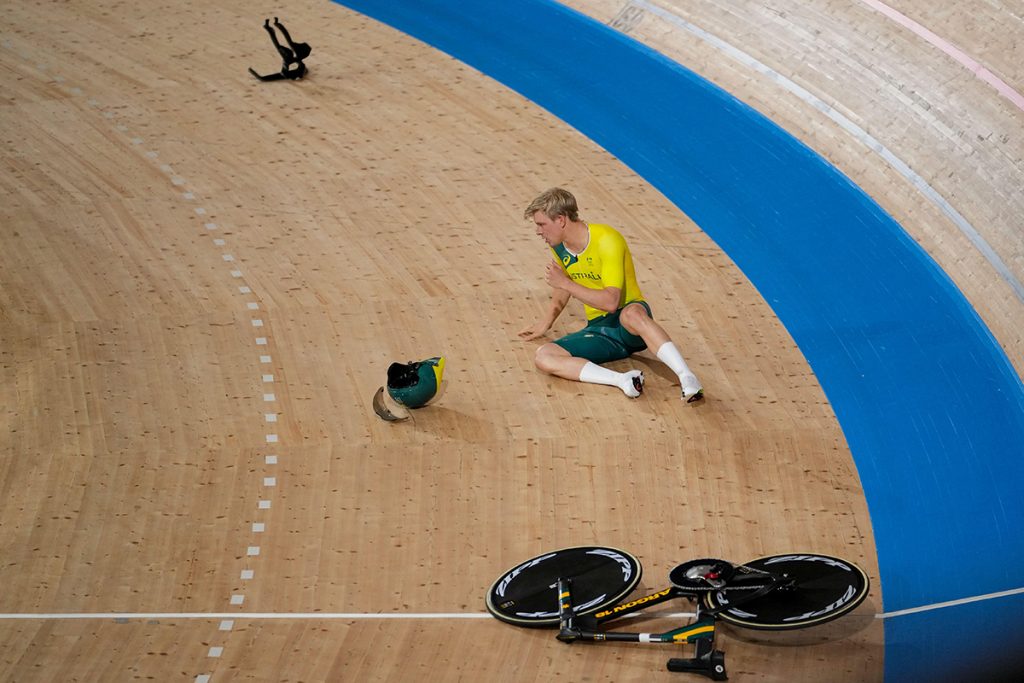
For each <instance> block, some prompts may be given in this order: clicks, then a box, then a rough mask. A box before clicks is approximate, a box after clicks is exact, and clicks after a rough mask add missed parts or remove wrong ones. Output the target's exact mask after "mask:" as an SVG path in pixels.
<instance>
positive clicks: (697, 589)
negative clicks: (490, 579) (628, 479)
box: [486, 546, 870, 681]
mask: <svg viewBox="0 0 1024 683" xmlns="http://www.w3.org/2000/svg"><path fill="white" fill-rule="evenodd" d="M641 573H642V568H641V566H640V562H639V560H637V559H636V558H635V557H633V556H632V555H630V554H629V553H627V552H625V551H623V550H618V549H616V548H607V547H601V546H582V547H575V548H563V549H561V550H555V551H552V552H549V553H545V554H543V555H538V556H537V557H534V558H532V559H530V560H527V561H526V562H523V563H521V564H518V565H516V566H515V567H512V568H511V569H509V570H508V571H507V572H505V573H504V574H503V575H502V576H501V577H500V578H499V579H498V580H497V581H495V582H494V584H493V585H492V586H491V588H490V590H488V591H487V601H486V602H487V611H488V612H490V613H491V614H492V615H493V616H494V617H496V618H497V619H499V620H501V621H504V622H506V623H508V624H512V625H514V626H526V627H555V626H557V627H558V635H557V638H558V640H560V641H562V642H563V643H574V642H578V641H584V642H606V641H620V642H623V641H624V642H634V643H681V644H689V643H692V644H693V645H694V647H695V652H694V656H693V657H692V658H687V659H682V658H672V659H669V660H668V665H667V668H668V670H669V671H684V672H691V673H698V674H702V675H705V676H708V677H709V678H711V679H712V680H716V681H724V680H726V679H727V675H726V670H725V653H723V652H722V651H720V650H716V649H715V647H714V642H715V627H716V623H717V621H718V620H721V621H724V622H726V623H729V624H732V625H735V626H740V627H743V628H751V629H764V630H773V631H783V630H789V629H800V628H807V627H809V626H816V625H818V624H823V623H825V622H827V621H832V620H833V619H837V618H839V617H841V616H843V615H845V614H848V613H849V612H851V611H852V610H853V609H855V608H856V607H857V606H858V605H860V604H861V602H863V601H864V598H865V597H867V594H868V589H869V587H870V582H869V580H868V577H867V574H865V573H864V571H863V570H862V569H861V568H860V567H858V566H857V565H855V564H854V563H852V562H848V561H846V560H842V559H840V558H837V557H831V556H828V555H817V554H812V553H790V554H786V555H770V556H768V557H762V558H759V559H756V560H752V561H750V562H746V563H744V564H733V563H731V562H726V561H725V560H718V559H698V560H691V561H689V562H684V563H683V564H680V565H678V566H676V567H675V568H674V569H672V571H671V572H670V573H669V577H668V578H669V583H670V584H671V585H670V586H668V587H667V588H663V589H662V590H659V591H655V592H654V593H651V594H649V595H645V596H643V597H640V598H636V599H632V600H626V597H627V596H628V595H629V594H630V593H631V592H632V591H633V590H634V589H635V588H636V586H637V585H638V584H639V583H640V575H641ZM677 598H686V599H689V600H692V601H693V602H694V603H696V616H695V617H694V620H693V621H692V622H691V623H689V624H687V625H686V626H683V627H680V628H676V629H673V630H671V631H667V632H665V633H636V632H624V631H609V630H606V629H604V628H603V626H604V625H605V624H607V623H609V622H611V621H613V620H615V619H618V618H620V617H623V616H625V615H627V614H632V613H634V612H637V611H638V610H641V609H644V608H647V607H651V606H652V605H656V604H658V603H661V602H665V601H667V600H674V599H677Z"/></svg>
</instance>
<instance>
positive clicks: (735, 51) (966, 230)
mask: <svg viewBox="0 0 1024 683" xmlns="http://www.w3.org/2000/svg"><path fill="white" fill-rule="evenodd" d="M629 4H630V5H633V6H634V7H638V8H640V9H641V10H644V11H646V12H650V13H651V14H653V15H655V16H657V17H659V18H661V19H662V20H664V21H666V22H668V23H669V24H673V25H675V26H676V27H678V28H681V29H683V30H684V31H686V32H687V33H690V34H691V35H693V36H695V37H697V38H699V39H700V40H703V41H704V42H705V43H707V44H709V45H711V46H712V47H714V48H715V49H717V50H718V51H719V52H721V53H723V54H725V55H727V56H728V57H730V58H732V59H733V60H735V61H737V62H739V63H740V64H742V65H743V66H746V67H747V68H749V69H751V70H752V71H756V72H758V73H760V74H762V75H764V76H767V77H768V78H770V79H771V80H772V81H773V82H775V83H777V84H778V85H779V86H781V87H782V88H783V89H785V90H788V91H789V92H790V93H791V94H793V95H795V96H796V97H797V98H799V99H801V100H803V101H804V102H805V103H806V104H809V105H810V106H812V107H814V108H815V109H817V110H819V111H820V112H822V113H823V114H825V116H827V117H828V118H830V119H831V120H832V121H833V122H834V123H835V124H837V125H838V126H839V127H840V128H842V129H843V130H845V131H846V132H847V133H848V134H849V135H851V136H852V137H854V138H856V139H857V140H858V141H860V143H861V144H863V145H864V146H865V147H867V148H868V149H870V150H872V151H874V152H875V153H876V154H878V155H879V156H880V157H882V159H883V160H885V162H886V163H887V164H889V166H891V167H892V168H893V170H895V171H896V172H897V173H899V174H900V175H901V176H903V177H904V178H905V179H906V180H907V182H909V183H910V184H911V185H913V186H914V187H915V188H917V190H918V191H919V192H920V193H921V194H923V195H924V196H925V197H926V198H927V199H928V200H929V201H931V203H932V204H934V205H935V207H936V208H938V209H939V211H941V212H942V213H943V214H945V216H946V217H947V218H948V219H949V220H951V221H952V222H953V224H954V225H956V227H957V228H958V229H959V230H960V232H961V233H963V235H964V236H965V237H966V238H967V239H968V240H970V242H971V244H973V245H974V247H975V249H977V250H978V251H979V252H980V253H981V254H982V256H984V257H985V259H986V260H987V261H988V262H989V263H990V264H991V265H992V267H993V268H994V269H995V271H996V272H997V273H999V276H1000V277H1002V279H1003V280H1004V281H1005V282H1006V283H1007V284H1008V285H1010V287H1011V288H1012V289H1013V292H1014V294H1016V295H1017V298H1018V299H1019V300H1020V301H1022V302H1024V283H1021V281H1020V280H1018V279H1017V277H1016V276H1015V275H1014V274H1013V272H1012V271H1011V270H1010V268H1009V266H1007V265H1006V263H1005V262H1004V261H1003V259H1002V258H1001V257H1000V256H999V254H997V253H996V251H995V250H994V249H993V248H992V245H990V244H989V243H988V241H986V240H985V238H984V237H982V236H981V233H979V232H978V231H977V230H976V229H975V227H974V226H973V225H971V223H970V221H968V220H967V219H966V218H965V217H964V216H963V215H962V214H961V213H960V212H959V211H957V210H956V208H954V207H953V205H952V204H950V203H949V202H948V201H947V200H946V198H945V197H943V196H942V195H941V194H939V192H938V190H936V189H935V188H934V187H932V186H931V185H930V184H929V183H928V181H927V180H925V179H924V178H923V177H922V176H921V175H920V174H918V173H917V172H916V171H914V170H913V169H912V168H911V167H910V165H909V164H907V163H906V162H905V161H903V160H902V159H900V158H899V157H897V156H896V155H895V154H894V153H893V152H892V150H890V149H889V148H888V147H886V146H885V145H883V144H882V143H881V142H879V141H878V140H877V139H876V138H874V137H873V136H872V135H871V134H870V133H868V132H867V131H866V130H864V129H863V128H861V127H860V126H858V125H857V124H856V123H854V122H853V121H851V120H850V119H848V118H847V117H846V116H845V115H843V114H842V113H840V112H839V111H836V110H835V109H834V108H833V107H832V105H830V104H828V103H827V102H825V101H824V100H822V99H821V98H820V97H818V96H817V95H815V94H814V93H811V92H810V91H808V90H806V89H805V88H803V87H801V86H800V85H797V84H796V83H794V82H793V81H791V80H789V79H788V78H786V77H785V76H783V75H782V74H780V73H779V72H778V71H775V70H774V69H772V68H771V67H770V66H768V65H766V64H764V63H762V62H760V61H758V60H757V59H756V58H754V57H752V56H751V55H749V54H747V53H746V52H744V51H743V50H740V49H739V48H738V47H736V46H734V45H732V44H730V43H727V42H726V41H724V40H722V39H721V38H719V37H717V36H715V35H713V34H711V33H708V32H707V31H705V30H704V29H702V28H700V27H699V26H696V25H694V24H691V23H690V22H688V21H687V20H686V19H684V18H682V17H680V16H679V15H677V14H675V13H673V12H672V11H670V10H667V9H665V8H663V7H659V6H658V5H655V4H653V3H651V2H648V1H647V0H630V2H629Z"/></svg>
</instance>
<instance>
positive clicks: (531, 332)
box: [519, 320, 550, 341]
mask: <svg viewBox="0 0 1024 683" xmlns="http://www.w3.org/2000/svg"><path fill="white" fill-rule="evenodd" d="M549 327H550V325H548V324H547V322H546V321H544V320H538V321H537V322H535V323H534V324H532V325H530V326H529V327H526V328H523V329H521V330H519V336H520V337H521V338H522V339H523V341H530V340H532V339H537V338H539V337H543V336H544V333H545V332H547V331H548V328H549Z"/></svg>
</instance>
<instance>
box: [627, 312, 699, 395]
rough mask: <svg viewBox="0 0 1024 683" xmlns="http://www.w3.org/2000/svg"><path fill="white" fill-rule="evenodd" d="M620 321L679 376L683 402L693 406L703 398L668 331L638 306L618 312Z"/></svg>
mask: <svg viewBox="0 0 1024 683" xmlns="http://www.w3.org/2000/svg"><path fill="white" fill-rule="evenodd" d="M619 322H620V323H622V326H623V327H625V328H626V331H627V332H629V333H630V334H635V335H636V336H638V337H640V338H642V339H643V340H644V342H645V343H646V344H647V348H649V349H652V350H653V351H654V352H655V355H656V356H657V357H658V360H660V361H661V362H662V363H664V364H665V365H667V366H668V367H669V368H670V369H671V370H672V372H674V373H676V375H677V376H678V377H679V384H680V385H681V386H682V389H683V399H685V400H686V401H687V402H690V403H692V402H693V401H699V400H700V399H701V398H703V396H704V391H703V388H702V387H701V384H700V380H698V379H697V376H696V375H695V374H693V371H692V370H690V367H689V366H688V365H687V364H686V361H685V360H684V359H683V355H682V354H681V353H680V352H679V349H678V348H677V347H676V345H675V343H674V342H673V341H672V340H671V339H670V338H669V336H668V333H667V332H665V328H663V327H662V326H661V325H659V324H658V323H657V322H656V321H655V320H654V318H652V317H651V316H650V315H649V314H648V313H647V309H646V308H644V307H643V306H642V305H640V304H639V303H633V304H627V305H626V307H625V308H623V309H622V311H621V312H620V313H619Z"/></svg>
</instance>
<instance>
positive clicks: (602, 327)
mask: <svg viewBox="0 0 1024 683" xmlns="http://www.w3.org/2000/svg"><path fill="white" fill-rule="evenodd" d="M631 304H640V305H641V306H643V307H644V308H645V309H647V315H650V316H651V317H652V318H653V317H654V316H653V315H652V314H651V307H650V306H649V305H648V304H647V302H646V301H631V302H629V304H626V305H627V306H628V305H631ZM623 308H625V306H623ZM620 313H622V308H620V309H619V310H617V311H615V312H614V313H608V314H606V315H602V316H600V317H599V318H594V319H593V320H590V321H588V322H587V326H586V327H584V328H583V329H582V330H579V331H578V332H573V333H571V334H567V335H565V336H564V337H562V338H561V339H556V340H555V342H554V343H555V344H558V345H559V346H561V347H562V348H563V349H565V350H566V351H568V352H569V353H570V354H571V355H573V356H576V357H577V358H586V359H587V360H589V361H590V362H591V363H598V364H600V363H608V362H610V361H613V360H622V359H623V358H628V357H629V356H630V355H631V354H634V353H637V352H639V351H643V350H644V349H646V348H647V344H645V343H644V340H643V339H642V338H640V337H638V336H636V335H635V334H631V333H630V332H629V331H627V330H626V328H625V327H623V326H622V323H620V322H619V314H620Z"/></svg>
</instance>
